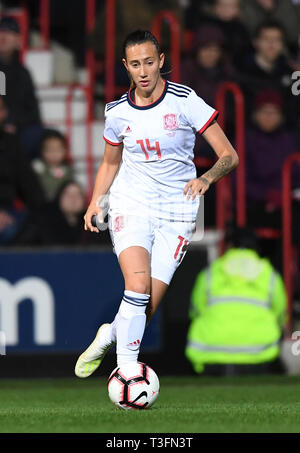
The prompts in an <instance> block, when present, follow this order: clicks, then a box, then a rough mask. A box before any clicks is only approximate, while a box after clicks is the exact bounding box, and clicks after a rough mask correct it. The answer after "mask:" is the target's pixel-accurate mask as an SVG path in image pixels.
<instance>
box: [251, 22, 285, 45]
mask: <svg viewBox="0 0 300 453" xmlns="http://www.w3.org/2000/svg"><path fill="white" fill-rule="evenodd" d="M269 28H276V29H277V30H279V31H280V32H281V34H282V38H283V40H284V41H286V32H285V29H284V27H283V26H282V25H281V23H280V22H278V21H277V20H264V21H263V22H260V24H258V26H257V27H256V29H255V32H254V38H258V37H259V36H260V34H261V32H262V31H263V30H267V29H269Z"/></svg>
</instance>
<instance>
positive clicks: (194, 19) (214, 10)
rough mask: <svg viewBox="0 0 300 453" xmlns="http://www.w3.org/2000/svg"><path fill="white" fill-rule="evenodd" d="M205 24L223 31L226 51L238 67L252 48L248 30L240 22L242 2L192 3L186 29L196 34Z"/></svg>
mask: <svg viewBox="0 0 300 453" xmlns="http://www.w3.org/2000/svg"><path fill="white" fill-rule="evenodd" d="M205 24H206V25H214V26H217V27H219V28H220V29H221V30H222V32H223V35H224V36H225V37H226V43H225V44H226V47H225V50H226V52H227V54H228V56H229V57H230V58H231V60H232V62H233V63H234V65H238V64H239V59H240V57H241V55H243V54H244V53H245V52H247V51H249V49H250V48H251V41H250V36H249V33H248V30H247V29H246V27H245V26H244V24H243V23H242V22H241V20H240V0H212V1H209V2H200V3H199V2H198V1H197V0H196V1H194V2H192V3H191V6H190V8H189V9H188V10H187V14H186V27H187V28H188V29H191V30H194V31H195V32H196V30H197V29H198V28H199V27H202V26H203V25H205Z"/></svg>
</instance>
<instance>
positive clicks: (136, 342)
mask: <svg viewBox="0 0 300 453" xmlns="http://www.w3.org/2000/svg"><path fill="white" fill-rule="evenodd" d="M140 343H141V342H140V340H136V341H133V342H132V343H128V345H127V346H139V344H140Z"/></svg>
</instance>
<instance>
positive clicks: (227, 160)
mask: <svg viewBox="0 0 300 453" xmlns="http://www.w3.org/2000/svg"><path fill="white" fill-rule="evenodd" d="M202 135H203V136H204V138H205V140H206V141H207V142H208V143H209V144H210V146H211V147H212V148H213V150H214V151H215V153H216V154H217V156H218V160H217V162H216V163H215V164H214V165H213V166H212V167H211V168H210V169H209V170H208V171H207V172H206V173H204V174H203V175H201V176H200V177H199V178H195V179H191V180H190V181H189V182H188V183H187V184H186V186H185V188H184V194H185V195H186V194H187V193H188V198H192V200H194V199H195V197H196V196H197V194H198V193H199V194H200V195H204V194H205V192H206V191H207V190H208V189H209V187H210V185H211V184H213V183H214V182H217V181H218V180H219V179H221V178H222V177H223V176H225V175H227V174H228V173H230V172H231V171H232V170H234V169H235V168H236V167H237V166H238V164H239V158H238V155H237V153H236V151H235V149H234V148H233V146H232V145H231V143H230V142H229V140H228V138H227V137H226V135H225V134H224V132H223V130H222V129H221V128H220V126H219V125H218V123H216V122H215V123H213V124H212V125H211V126H209V127H208V128H207V129H206V130H205V131H204V132H203V134H202Z"/></svg>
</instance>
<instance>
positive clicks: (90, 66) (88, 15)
mask: <svg viewBox="0 0 300 453" xmlns="http://www.w3.org/2000/svg"><path fill="white" fill-rule="evenodd" d="M95 17H96V0H86V10H85V29H86V35H89V34H90V33H91V31H92V30H93V28H94V26H95ZM85 65H86V68H87V70H88V83H87V86H88V88H89V90H90V95H89V98H90V101H89V106H88V109H89V116H90V117H92V116H93V112H94V96H93V94H94V88H95V55H94V52H93V51H92V50H91V49H88V48H87V49H86V52H85Z"/></svg>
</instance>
